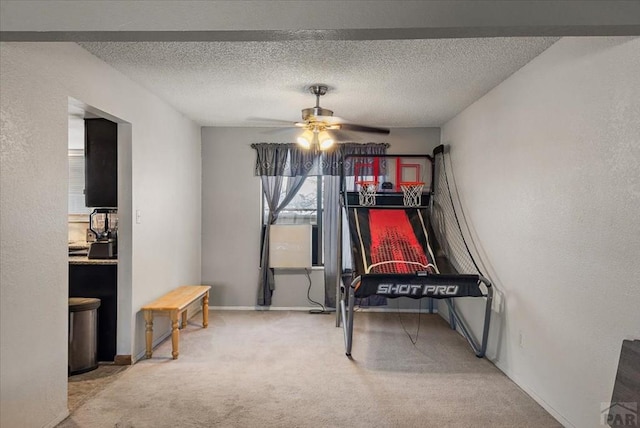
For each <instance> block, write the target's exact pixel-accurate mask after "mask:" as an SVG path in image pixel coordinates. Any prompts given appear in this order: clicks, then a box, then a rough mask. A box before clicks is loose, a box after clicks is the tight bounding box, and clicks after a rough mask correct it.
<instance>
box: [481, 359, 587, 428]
mask: <svg viewBox="0 0 640 428" xmlns="http://www.w3.org/2000/svg"><path fill="white" fill-rule="evenodd" d="M489 361H491V363H493V365H494V366H496V367H497V368H498V370H500V371H501V372H502V373H504V374H505V375H506V376H507V377H508V378H509V379H511V380H512V381H513V383H515V384H516V385H518V386H519V387H520V388H521V389H522V390H523V391H524V392H525V393H526V394H527V395H528V396H529V397H531V398H533V399H534V400H535V402H536V403H538V404H539V405H541V406H542V408H543V409H545V410H546V411H547V412H548V413H549V414H550V415H551V416H553V417H554V418H555V419H556V420H557V421H558V422H560V423H561V424H562V426H564V427H572V428H575V425H573V424H572V423H571V422H569V421H568V420H567V419H566V418H565V417H564V416H562V415H561V414H560V413H558V411H557V410H556V409H554V408H553V407H551V406H550V405H549V403H547V402H546V401H544V400H543V399H542V398H541V397H540V396H539V395H538V394H536V392H535V391H534V390H532V389H531V388H529V387H528V386H527V385H526V384H525V383H524V382H522V381H521V380H520V379H519V378H518V377H517V376H514V375H513V374H512V373H510V372H509V371H508V370H505V369H504V367H501V365H500V364H499V363H497V362H496V361H492V360H489Z"/></svg>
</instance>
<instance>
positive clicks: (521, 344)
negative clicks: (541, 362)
mask: <svg viewBox="0 0 640 428" xmlns="http://www.w3.org/2000/svg"><path fill="white" fill-rule="evenodd" d="M518 346H519V347H521V348H524V334H522V331H519V332H518Z"/></svg>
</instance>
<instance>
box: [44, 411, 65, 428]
mask: <svg viewBox="0 0 640 428" xmlns="http://www.w3.org/2000/svg"><path fill="white" fill-rule="evenodd" d="M68 416H69V409H66V410H65V411H64V412H62V413H60V414H59V415H58V416H56V417H55V418H53V420H52V421H51V422H49V423H48V424H46V425H45V426H44V427H43V428H54V427H56V426H58V424H60V422H62V421H64V420H65V419H67V417H68Z"/></svg>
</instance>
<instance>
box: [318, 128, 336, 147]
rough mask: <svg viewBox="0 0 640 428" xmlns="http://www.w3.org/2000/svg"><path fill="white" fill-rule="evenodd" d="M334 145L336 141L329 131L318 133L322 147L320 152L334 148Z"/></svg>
mask: <svg viewBox="0 0 640 428" xmlns="http://www.w3.org/2000/svg"><path fill="white" fill-rule="evenodd" d="M333 143H334V140H333V138H332V137H331V135H329V133H328V132H327V131H320V133H318V144H319V145H320V150H327V149H328V148H330V147H331V146H333Z"/></svg>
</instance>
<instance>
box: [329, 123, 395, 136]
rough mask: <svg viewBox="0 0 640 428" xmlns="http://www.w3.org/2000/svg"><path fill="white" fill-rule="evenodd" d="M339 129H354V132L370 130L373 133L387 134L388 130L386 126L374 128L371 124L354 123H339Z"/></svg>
mask: <svg viewBox="0 0 640 428" xmlns="http://www.w3.org/2000/svg"><path fill="white" fill-rule="evenodd" d="M340 129H342V130H344V131H356V132H371V133H373V134H385V135H387V134H389V132H390V130H389V129H387V128H376V127H373V126H365V125H356V124H355V123H341V124H340Z"/></svg>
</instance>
